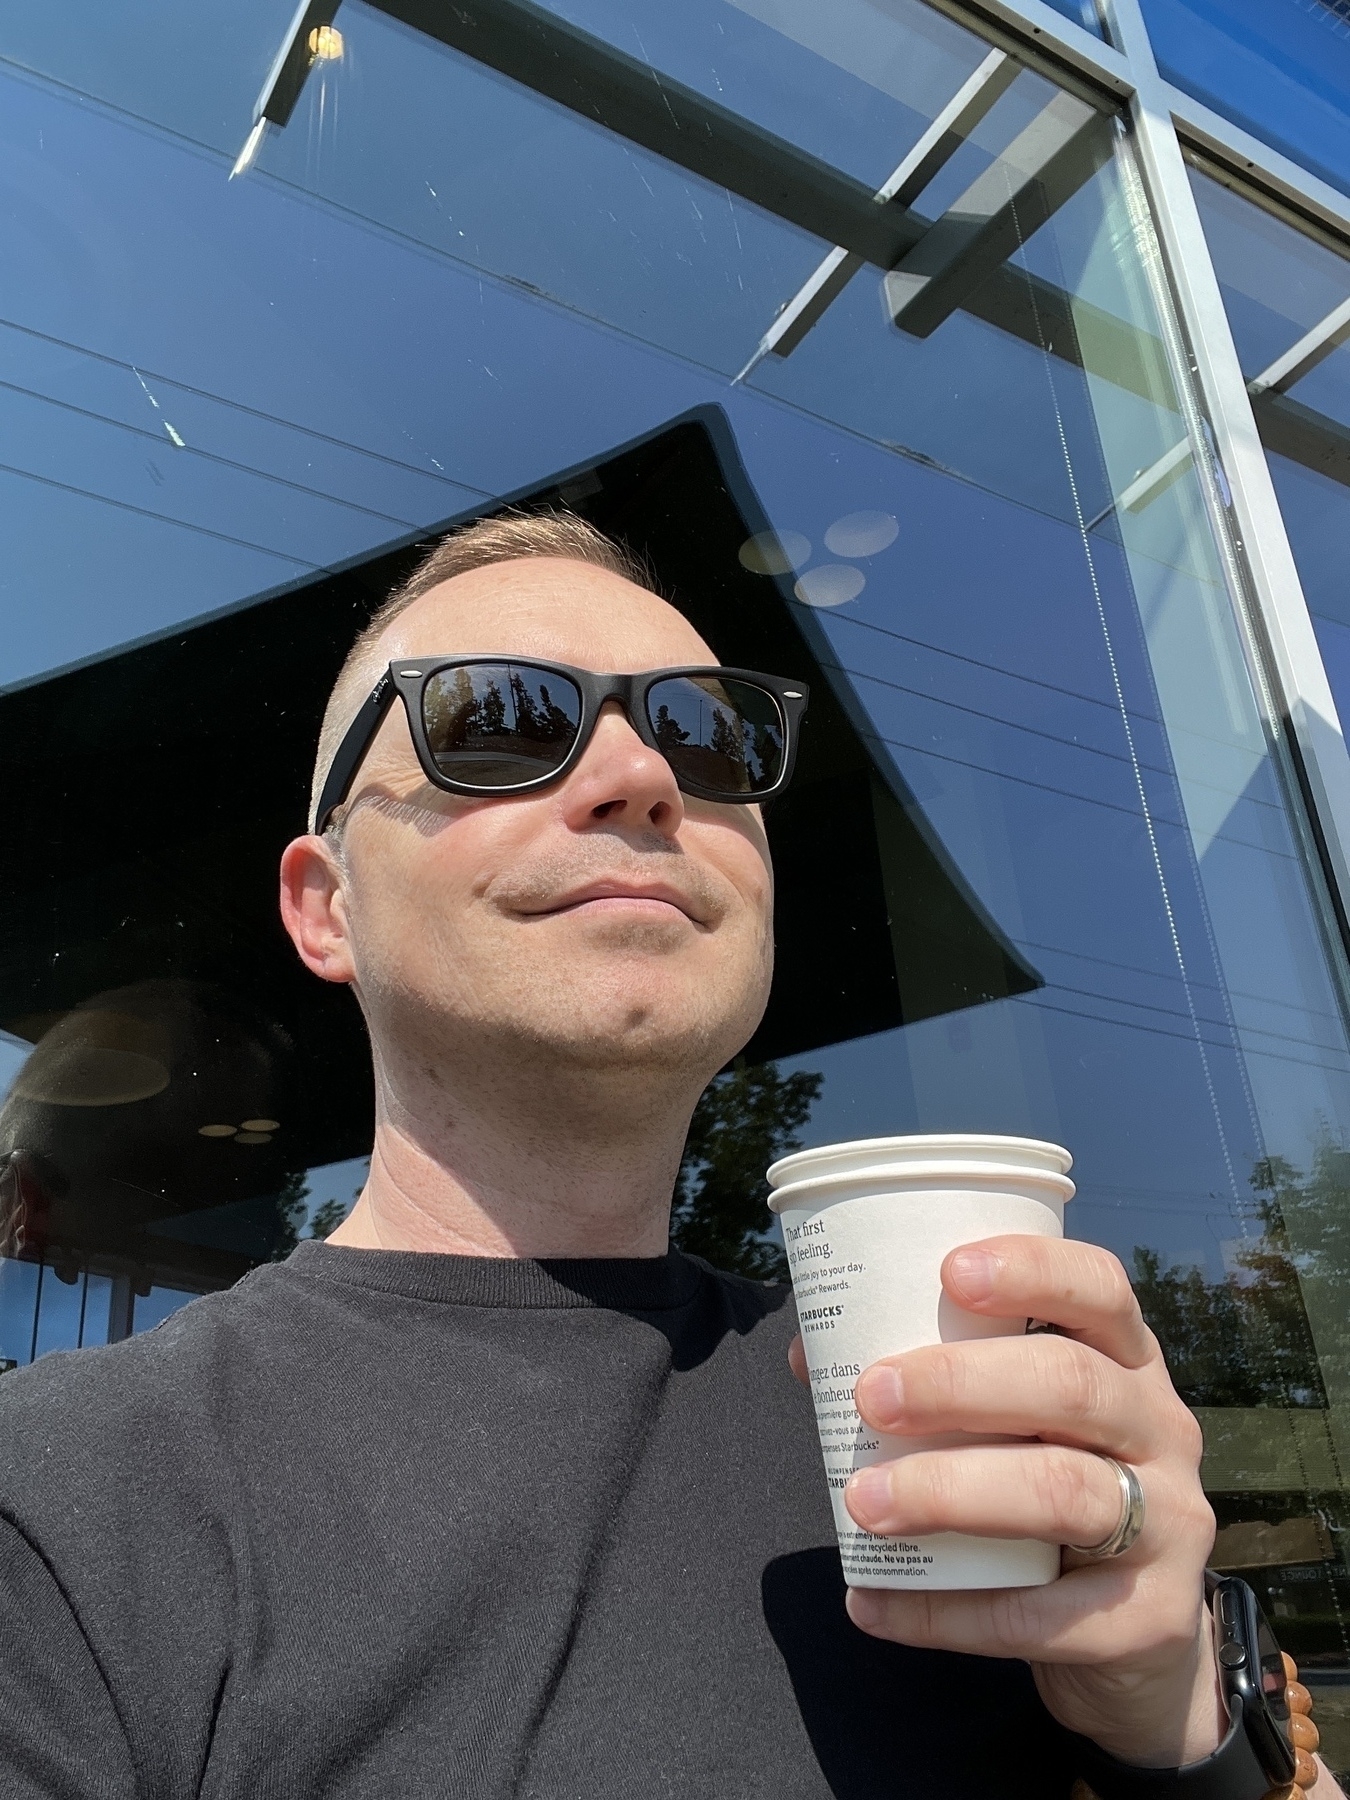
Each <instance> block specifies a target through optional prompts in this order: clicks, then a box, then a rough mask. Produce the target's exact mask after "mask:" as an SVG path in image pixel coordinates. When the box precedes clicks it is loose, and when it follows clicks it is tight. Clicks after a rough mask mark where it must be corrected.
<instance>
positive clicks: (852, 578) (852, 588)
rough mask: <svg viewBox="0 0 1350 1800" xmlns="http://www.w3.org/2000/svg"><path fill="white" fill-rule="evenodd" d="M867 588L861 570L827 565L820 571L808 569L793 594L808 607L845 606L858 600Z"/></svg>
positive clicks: (843, 565) (843, 564)
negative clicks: (848, 602) (851, 601)
mask: <svg viewBox="0 0 1350 1800" xmlns="http://www.w3.org/2000/svg"><path fill="white" fill-rule="evenodd" d="M866 586H867V577H866V576H865V575H864V574H863V572H862V570H861V569H850V568H849V567H848V566H847V564H845V563H825V564H824V565H823V566H822V567H821V568H819V569H808V570H807V571H806V573H805V575H803V576H801V577H800V578H799V579H798V581H797V582H796V584H795V586H794V587H793V590H792V591H793V593H794V594H795V595H796V596H797V598H798V599H799V600H804V601H805V602H806V604H807V605H808V606H843V605H844V604H845V603H846V602H847V601H849V600H856V599H857V598H858V595H859V594H861V592H862V591H863V589H864V588H865V587H866Z"/></svg>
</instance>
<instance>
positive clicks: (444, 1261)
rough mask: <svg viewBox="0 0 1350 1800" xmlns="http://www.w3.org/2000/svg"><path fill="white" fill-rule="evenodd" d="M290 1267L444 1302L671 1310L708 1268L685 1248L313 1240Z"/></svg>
mask: <svg viewBox="0 0 1350 1800" xmlns="http://www.w3.org/2000/svg"><path fill="white" fill-rule="evenodd" d="M285 1266H286V1267H287V1268H288V1269H290V1270H292V1271H293V1272H294V1273H295V1274H297V1275H300V1276H303V1277H304V1278H305V1279H306V1280H309V1281H323V1282H340V1283H342V1284H343V1285H344V1286H348V1287H360V1288H373V1289H375V1290H376V1291H378V1292H380V1293H385V1294H395V1295H399V1296H401V1297H402V1298H404V1299H407V1300H428V1301H432V1302H436V1303H439V1304H440V1305H443V1306H492V1307H504V1308H519V1309H534V1310H541V1309H547V1308H577V1307H608V1308H609V1309H611V1310H613V1311H618V1312H664V1311H668V1310H669V1309H670V1308H672V1307H677V1306H685V1305H687V1304H688V1302H689V1301H690V1300H692V1299H693V1297H694V1295H695V1293H696V1292H697V1289H698V1286H699V1282H700V1279H701V1274H702V1271H701V1270H700V1267H699V1265H698V1264H697V1263H696V1262H693V1261H692V1260H691V1259H690V1258H689V1257H687V1256H684V1255H682V1254H681V1252H680V1251H678V1250H668V1251H667V1252H666V1254H665V1255H664V1256H642V1257H627V1256H616V1257H602V1256H591V1257H576V1258H571V1257H568V1258H560V1257H550V1258H547V1259H545V1260H539V1261H536V1260H534V1259H532V1258H528V1257H509V1256H446V1255H441V1254H438V1253H435V1252H431V1251H420V1250H355V1249H351V1248H349V1247H348V1246H347V1245H345V1244H325V1243H322V1242H319V1241H317V1240H315V1239H313V1238H306V1239H305V1240H304V1241H303V1242H301V1243H299V1244H297V1245H296V1247H295V1249H294V1250H293V1251H292V1252H291V1254H290V1256H289V1257H288V1258H287V1259H286V1264H285Z"/></svg>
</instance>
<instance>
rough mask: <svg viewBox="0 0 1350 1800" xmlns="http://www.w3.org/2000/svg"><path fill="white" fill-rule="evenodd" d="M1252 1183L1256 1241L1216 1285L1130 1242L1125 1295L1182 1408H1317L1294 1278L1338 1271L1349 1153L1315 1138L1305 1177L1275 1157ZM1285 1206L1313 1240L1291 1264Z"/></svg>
mask: <svg viewBox="0 0 1350 1800" xmlns="http://www.w3.org/2000/svg"><path fill="white" fill-rule="evenodd" d="M1251 1184H1252V1187H1253V1188H1254V1189H1255V1190H1256V1192H1257V1194H1258V1196H1259V1201H1258V1205H1259V1218H1260V1221H1261V1235H1260V1237H1254V1238H1252V1239H1251V1241H1250V1242H1248V1243H1245V1244H1243V1245H1241V1246H1240V1247H1239V1248H1238V1250H1237V1251H1236V1253H1235V1255H1234V1257H1233V1262H1234V1264H1235V1265H1236V1266H1235V1267H1234V1268H1233V1269H1232V1270H1230V1272H1229V1273H1228V1274H1227V1275H1225V1276H1224V1278H1223V1279H1222V1280H1221V1281H1207V1280H1206V1279H1205V1275H1204V1272H1203V1270H1201V1269H1198V1268H1189V1269H1182V1268H1177V1267H1173V1268H1169V1269H1164V1268H1163V1267H1162V1259H1161V1258H1160V1256H1159V1255H1158V1252H1157V1251H1156V1250H1151V1249H1148V1248H1147V1247H1145V1246H1144V1245H1139V1246H1138V1247H1137V1248H1136V1249H1135V1252H1134V1291H1135V1293H1136V1294H1137V1295H1138V1296H1139V1304H1140V1305H1141V1307H1142V1308H1143V1311H1144V1317H1145V1318H1146V1319H1147V1320H1148V1322H1149V1324H1150V1325H1151V1326H1152V1328H1153V1330H1154V1331H1155V1332H1156V1333H1157V1336H1158V1341H1159V1342H1160V1343H1161V1345H1162V1347H1163V1353H1164V1355H1165V1356H1166V1358H1167V1366H1168V1368H1169V1370H1170V1371H1171V1374H1172V1379H1173V1381H1174V1382H1175V1383H1176V1386H1177V1390H1178V1392H1179V1393H1180V1394H1181V1397H1182V1399H1183V1400H1185V1401H1186V1402H1187V1404H1188V1405H1190V1406H1281V1407H1288V1406H1314V1407H1324V1406H1325V1405H1326V1403H1327V1402H1326V1393H1325V1390H1324V1388H1323V1385H1322V1376H1321V1371H1320V1369H1319V1367H1318V1359H1317V1352H1316V1349H1315V1347H1314V1344H1313V1340H1312V1333H1311V1331H1310V1329H1309V1326H1308V1319H1307V1314H1306V1312H1305V1311H1304V1307H1303V1296H1302V1293H1301V1292H1300V1290H1299V1275H1300V1273H1302V1274H1303V1275H1304V1276H1305V1277H1306V1276H1309V1275H1312V1274H1315V1273H1327V1274H1330V1273H1332V1272H1333V1271H1340V1270H1344V1269H1345V1267H1346V1261H1345V1258H1346V1255H1347V1253H1350V1221H1348V1220H1347V1218H1346V1213H1347V1209H1350V1154H1347V1152H1346V1151H1344V1150H1343V1149H1340V1148H1339V1147H1338V1146H1335V1145H1333V1144H1331V1143H1330V1142H1329V1141H1328V1142H1324V1143H1323V1144H1322V1145H1321V1146H1319V1148H1318V1150H1317V1152H1316V1153H1315V1156H1314V1163H1313V1171H1312V1174H1311V1175H1310V1176H1309V1177H1308V1178H1307V1179H1306V1180H1304V1179H1302V1177H1301V1174H1300V1171H1299V1170H1298V1169H1296V1168H1294V1167H1293V1165H1292V1164H1291V1163H1288V1162H1286V1161H1284V1159H1283V1158H1282V1157H1267V1158H1263V1159H1262V1160H1261V1161H1260V1162H1258V1163H1257V1164H1256V1167H1255V1169H1254V1170H1253V1172H1252V1176H1251ZM1291 1206H1297V1208H1298V1209H1299V1216H1300V1221H1301V1222H1302V1223H1303V1225H1304V1227H1305V1229H1306V1228H1307V1227H1308V1226H1309V1225H1312V1226H1313V1227H1314V1229H1313V1231H1312V1232H1310V1233H1309V1235H1312V1236H1316V1237H1317V1238H1318V1239H1319V1240H1320V1245H1321V1247H1320V1248H1319V1249H1318V1251H1317V1252H1316V1253H1315V1254H1314V1255H1313V1256H1310V1257H1306V1258H1305V1257H1302V1256H1300V1257H1298V1258H1295V1256H1294V1255H1293V1252H1292V1251H1291V1249H1290V1245H1289V1239H1288V1235H1287V1233H1286V1231H1285V1225H1284V1213H1285V1209H1286V1208H1288V1207H1291ZM1317 1265H1324V1267H1323V1268H1321V1269H1319V1268H1318V1267H1317ZM1323 1348H1324V1349H1327V1348H1330V1346H1325V1345H1324V1346H1323Z"/></svg>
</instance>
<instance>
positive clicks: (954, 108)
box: [736, 50, 1022, 381]
mask: <svg viewBox="0 0 1350 1800" xmlns="http://www.w3.org/2000/svg"><path fill="white" fill-rule="evenodd" d="M1021 67H1022V65H1021V64H1020V63H1019V62H1017V61H1016V60H1015V58H1013V57H1011V56H1008V55H1007V54H1006V53H1005V52H1004V51H1002V50H991V51H990V52H989V54H988V56H986V57H985V58H984V60H983V62H981V63H980V65H979V67H978V68H977V69H975V70H974V71H973V72H972V73H971V74H970V75H969V76H968V77H967V78H966V80H965V81H963V82H962V84H961V86H960V87H959V88H958V89H957V91H956V92H955V93H954V94H953V95H952V97H951V99H950V100H949V101H948V102H947V104H946V105H945V106H944V107H943V108H942V110H941V112H940V113H939V114H938V115H937V117H936V118H935V119H934V120H933V122H932V124H931V125H929V127H928V129H927V130H926V131H925V132H924V133H923V134H922V136H921V137H920V138H919V140H918V142H917V143H916V144H915V145H914V147H913V148H912V149H911V150H910V151H909V152H908V153H907V154H906V155H905V156H904V158H903V159H902V160H901V161H900V162H899V163H898V164H897V165H896V167H895V168H894V169H893V170H892V171H891V173H890V174H889V175H888V176H887V178H886V180H885V181H883V182H882V184H881V186H880V187H879V188H878V189H877V191H876V193H875V194H873V196H872V198H873V199H874V200H875V201H876V203H877V205H878V206H887V205H891V204H897V205H900V206H908V205H910V203H911V202H912V201H914V200H917V199H918V197H919V195H920V194H921V193H922V192H923V190H924V188H926V187H927V186H928V184H929V182H930V181H931V180H932V179H933V177H934V176H935V175H936V174H937V173H938V171H939V170H940V169H942V168H943V167H944V166H945V165H946V164H947V163H948V162H949V161H950V160H951V158H952V157H953V156H954V155H955V154H956V152H957V151H958V150H959V149H960V147H961V145H962V144H963V143H964V142H965V141H966V139H967V138H968V137H969V136H970V134H971V132H972V131H973V130H974V129H975V127H976V126H977V125H978V124H979V122H980V120H981V119H983V118H984V117H985V115H986V114H987V113H988V112H989V111H990V109H991V108H992V107H993V105H994V103H995V101H997V100H998V99H999V98H1000V97H1001V96H1002V95H1003V94H1005V93H1006V92H1007V91H1008V89H1009V88H1010V87H1011V86H1012V84H1013V82H1014V81H1015V80H1016V79H1017V76H1018V73H1019V71H1020V69H1021ZM863 261H864V259H863V258H862V257H861V256H858V255H856V254H855V253H854V252H852V251H850V250H845V249H844V248H843V246H842V245H840V244H836V245H835V247H834V249H833V250H831V251H830V253H829V255H828V256H827V257H825V258H824V260H823V261H822V262H821V263H820V265H819V267H818V268H816V269H814V270H813V271H812V273H811V274H810V275H808V276H807V278H806V280H805V281H804V282H803V283H802V285H801V286H800V287H799V288H798V289H797V292H796V293H795V294H794V295H793V296H792V298H791V299H790V300H789V301H788V303H787V305H786V306H785V307H784V308H783V310H782V312H780V313H779V315H778V317H777V318H776V319H775V320H774V322H773V324H772V325H770V327H769V329H768V330H767V331H766V332H765V333H764V336H763V337H762V338H761V339H760V340H759V343H758V345H757V346H756V348H755V352H754V355H753V356H752V357H751V358H750V360H749V362H748V363H746V365H745V367H744V368H743V369H742V370H741V372H740V374H739V375H737V376H736V380H737V381H744V380H745V378H746V376H747V375H749V374H750V373H751V371H752V370H753V369H755V368H756V367H757V366H758V365H759V364H760V363H761V362H763V360H764V358H765V357H766V356H768V355H769V354H770V353H772V354H773V355H775V356H790V355H791V354H792V352H793V351H794V350H795V349H796V347H797V345H798V344H799V343H800V342H801V341H802V339H803V338H804V337H805V336H806V334H807V332H808V331H810V329H811V327H812V326H813V325H814V324H815V323H816V321H817V320H818V319H819V318H820V317H821V316H822V314H823V313H824V312H825V311H826V309H827V308H828V307H830V306H831V305H832V304H833V303H834V301H836V300H837V299H838V298H839V296H840V294H842V293H843V291H844V289H845V288H846V287H847V286H848V284H849V282H850V281H852V279H853V277H854V276H855V275H856V274H857V273H858V271H859V269H861V268H862V267H863Z"/></svg>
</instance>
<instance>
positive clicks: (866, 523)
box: [825, 512, 900, 556]
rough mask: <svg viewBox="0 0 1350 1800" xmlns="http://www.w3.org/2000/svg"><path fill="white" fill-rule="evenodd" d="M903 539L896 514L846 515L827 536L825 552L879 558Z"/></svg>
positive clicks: (836, 554) (833, 526) (836, 521)
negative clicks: (896, 541) (900, 536)
mask: <svg viewBox="0 0 1350 1800" xmlns="http://www.w3.org/2000/svg"><path fill="white" fill-rule="evenodd" d="M899 535H900V523H899V521H898V520H897V518H896V516H895V514H894V513H888V512H855V513H846V514H845V515H844V517H843V518H842V519H836V520H835V522H834V524H833V525H831V526H830V528H829V530H828V531H827V532H826V533H825V548H826V549H827V550H828V551H829V553H830V555H831V556H877V555H879V554H880V552H881V551H883V550H887V549H889V548H890V546H891V545H892V544H893V543H894V542H895V540H896V539H897V538H898V537H899Z"/></svg>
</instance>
